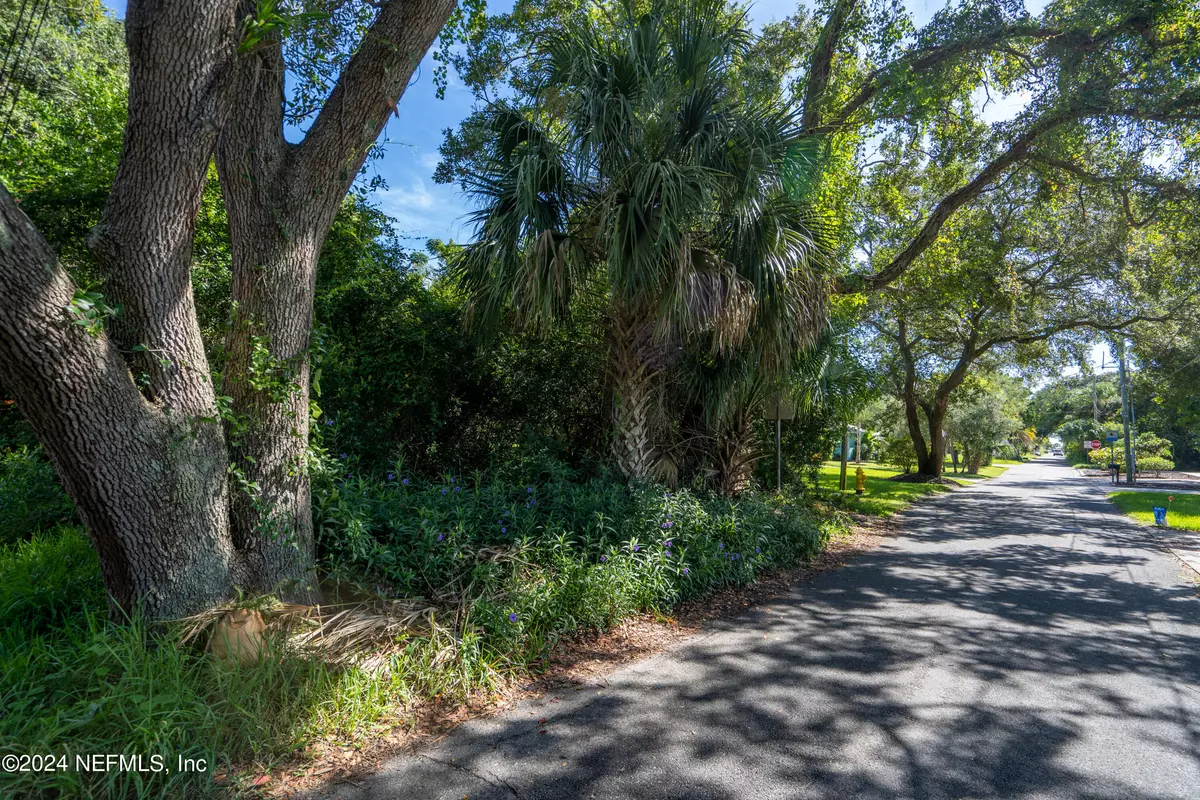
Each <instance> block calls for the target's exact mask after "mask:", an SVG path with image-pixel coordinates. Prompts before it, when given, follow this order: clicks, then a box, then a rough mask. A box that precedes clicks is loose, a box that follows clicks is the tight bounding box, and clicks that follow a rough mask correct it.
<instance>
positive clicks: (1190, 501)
mask: <svg viewBox="0 0 1200 800" xmlns="http://www.w3.org/2000/svg"><path fill="white" fill-rule="evenodd" d="M1169 497H1174V498H1175V499H1174V500H1173V501H1168V499H1167V498H1169ZM1108 499H1109V500H1112V501H1113V504H1114V505H1116V507H1117V508H1119V509H1121V510H1122V511H1124V512H1125V513H1126V514H1128V515H1129V516H1131V517H1133V518H1134V519H1136V520H1137V521H1138V522H1142V523H1145V524H1147V525H1153V524H1154V507H1155V506H1162V507H1164V508H1166V509H1167V524H1168V525H1169V526H1170V527H1172V528H1181V529H1183V530H1188V531H1200V495H1195V494H1179V493H1172V492H1112V493H1110V494H1109V495H1108Z"/></svg>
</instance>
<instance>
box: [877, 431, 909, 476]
mask: <svg viewBox="0 0 1200 800" xmlns="http://www.w3.org/2000/svg"><path fill="white" fill-rule="evenodd" d="M879 460H880V461H881V462H883V463H884V464H890V465H892V466H893V467H896V468H897V469H901V470H903V471H904V474H905V475H907V474H908V473H909V472H911V471H912V468H913V467H915V466H916V465H917V451H916V450H914V449H913V443H912V439H910V438H908V435H907V433H906V432H905V431H903V430H901V429H900V428H897V429H896V430H894V431H892V433H891V434H890V435H889V436H888V438H887V440H886V442H885V444H884V446H883V448H882V450H881V451H880V453H879Z"/></svg>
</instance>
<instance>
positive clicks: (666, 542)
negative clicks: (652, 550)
mask: <svg viewBox="0 0 1200 800" xmlns="http://www.w3.org/2000/svg"><path fill="white" fill-rule="evenodd" d="M670 546H671V540H670V539H667V541H665V542H663V547H670Z"/></svg>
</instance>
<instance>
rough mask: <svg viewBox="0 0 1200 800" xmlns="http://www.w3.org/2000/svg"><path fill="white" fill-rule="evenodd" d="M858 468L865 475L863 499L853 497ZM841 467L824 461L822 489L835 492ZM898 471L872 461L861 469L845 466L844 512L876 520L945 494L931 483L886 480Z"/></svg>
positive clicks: (851, 465) (835, 463)
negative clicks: (935, 495)
mask: <svg viewBox="0 0 1200 800" xmlns="http://www.w3.org/2000/svg"><path fill="white" fill-rule="evenodd" d="M859 466H861V467H862V468H863V472H865V473H866V480H865V481H864V486H865V489H866V492H865V494H863V496H862V497H859V496H857V495H855V493H854V475H855V472H854V471H855V469H856V468H857V467H859ZM840 470H841V466H840V464H839V462H837V461H826V462H825V463H824V464H822V465H821V486H822V488H826V489H830V490H833V491H836V490H837V485H838V473H839V471H840ZM900 473H901V470H898V469H896V468H894V467H889V466H887V465H885V464H877V463H875V462H873V461H864V462H863V463H862V464H861V465H860V464H855V463H854V462H851V463H850V464H848V465H847V466H846V491H845V492H843V493H842V495H843V496H842V504H843V507H844V508H845V509H846V510H847V511H853V512H856V513H859V514H872V515H875V516H885V517H886V516H888V515H890V514H895V513H896V512H897V511H902V510H903V509H905V508H907V507H908V506H909V505H911V504H912V502H913V501H914V500H916V499H917V498H919V497H924V496H925V495H928V494H934V493H936V492H944V491H947V487H945V486H939V485H937V484H931V483H901V482H898V481H892V480H888V479H889V478H891V477H893V476H896V475H899V474H900Z"/></svg>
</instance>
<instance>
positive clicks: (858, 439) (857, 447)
mask: <svg viewBox="0 0 1200 800" xmlns="http://www.w3.org/2000/svg"><path fill="white" fill-rule="evenodd" d="M854 428H855V433H854V437H855V442H854V463H855V464H861V463H862V420H861V419H860V420H858V424H856V425H855V426H854Z"/></svg>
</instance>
